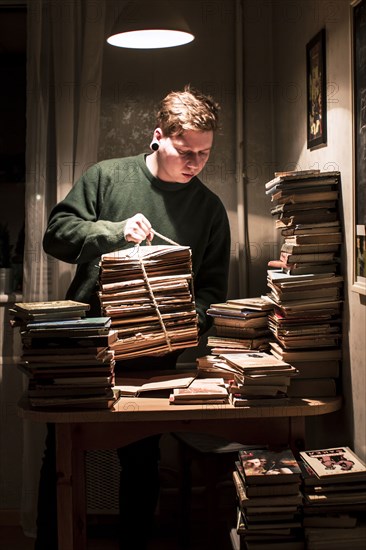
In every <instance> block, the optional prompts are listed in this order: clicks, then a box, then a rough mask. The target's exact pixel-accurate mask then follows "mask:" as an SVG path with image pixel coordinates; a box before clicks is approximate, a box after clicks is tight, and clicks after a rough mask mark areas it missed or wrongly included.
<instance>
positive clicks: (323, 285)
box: [265, 170, 343, 398]
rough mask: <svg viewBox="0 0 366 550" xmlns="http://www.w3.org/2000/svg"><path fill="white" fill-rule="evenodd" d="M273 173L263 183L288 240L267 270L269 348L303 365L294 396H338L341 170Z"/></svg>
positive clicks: (294, 389) (341, 290) (283, 234)
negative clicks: (272, 338) (339, 205)
mask: <svg viewBox="0 0 366 550" xmlns="http://www.w3.org/2000/svg"><path fill="white" fill-rule="evenodd" d="M275 176H276V177H275V178H274V179H273V180H271V181H269V182H268V183H267V184H266V186H265V187H266V193H267V194H268V195H270V196H271V200H272V203H273V204H274V206H273V208H272V209H271V213H272V215H274V216H276V217H277V221H276V226H277V227H278V228H279V229H280V231H281V235H282V236H283V237H284V241H283V242H282V243H281V251H280V258H279V259H278V260H273V261H270V262H269V266H270V267H272V268H274V269H270V270H269V271H268V274H267V285H268V288H269V292H268V293H267V298H268V299H269V300H270V302H271V303H272V305H273V312H271V314H270V315H269V328H270V330H271V331H272V334H273V336H274V340H273V341H272V342H270V346H271V352H272V353H273V355H274V356H275V357H277V358H278V359H282V360H284V361H287V362H289V363H291V364H292V365H294V366H295V367H296V369H297V370H298V371H299V376H298V378H297V379H296V380H294V383H293V384H292V385H291V395H292V396H293V397H308V398H312V397H332V396H335V395H336V394H337V379H338V375H339V362H340V359H341V334H342V327H341V306H342V298H343V277H342V276H341V275H340V274H339V272H338V271H339V264H340V262H339V257H340V253H341V243H342V232H341V228H340V220H339V213H338V211H339V209H338V193H339V191H338V185H339V179H340V175H339V172H320V171H319V170H308V171H304V172H292V173H291V172H288V173H277V174H275Z"/></svg>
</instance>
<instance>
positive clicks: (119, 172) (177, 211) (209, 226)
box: [43, 154, 230, 332]
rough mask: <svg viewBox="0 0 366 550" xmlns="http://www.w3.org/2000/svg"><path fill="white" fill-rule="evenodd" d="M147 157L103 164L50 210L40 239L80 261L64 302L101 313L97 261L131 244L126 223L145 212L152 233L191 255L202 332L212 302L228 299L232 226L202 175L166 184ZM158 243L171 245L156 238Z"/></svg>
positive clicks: (54, 251)
mask: <svg viewBox="0 0 366 550" xmlns="http://www.w3.org/2000/svg"><path fill="white" fill-rule="evenodd" d="M145 156H146V155H144V154H141V155H138V156H135V157H129V158H122V159H112V160H106V161H102V162H99V163H98V164H96V165H94V166H92V167H91V168H90V169H89V170H88V171H87V172H86V173H85V174H84V175H83V176H82V177H81V178H80V179H79V180H78V181H77V182H76V183H75V185H74V187H73V188H72V189H71V191H70V192H69V194H68V195H67V197H66V198H65V199H64V200H63V201H61V202H60V203H59V204H57V205H56V206H55V208H54V209H53V210H52V212H51V215H50V218H49V222H48V227H47V230H46V233H45V235H44V239H43V247H44V250H45V252H46V253H47V254H50V255H51V256H54V257H55V258H57V259H59V260H62V261H64V262H68V263H73V264H77V270H76V274H75V277H74V280H73V281H72V283H71V285H70V288H69V290H68V292H67V296H66V297H67V298H68V299H73V300H80V301H82V302H86V303H89V304H90V305H91V310H90V314H91V315H98V314H99V313H100V303H99V298H98V295H97V291H98V276H99V266H98V262H99V260H100V256H101V255H102V254H105V253H107V252H113V251H114V250H119V249H123V248H126V247H131V246H133V244H134V243H130V242H127V241H126V240H125V239H124V236H123V235H124V228H125V224H126V221H127V219H128V218H130V217H132V216H134V215H135V214H137V213H138V212H141V213H142V214H144V216H146V218H147V219H148V220H149V221H150V223H151V225H152V227H153V229H155V230H156V231H157V232H158V233H160V234H162V235H164V236H165V237H168V238H170V239H172V240H173V241H175V242H177V243H178V244H180V245H182V246H189V247H190V248H191V250H192V266H193V276H194V291H195V301H196V308H197V312H198V314H199V324H200V329H201V331H202V332H203V331H205V330H207V328H208V326H209V324H210V323H209V322H208V319H207V316H206V315H205V312H206V309H207V308H208V307H209V306H210V304H211V303H215V302H221V301H224V300H225V299H226V292H227V280H228V269H229V256H230V228H229V222H228V218H227V214H226V211H225V208H224V206H223V204H222V202H221V200H220V199H219V197H218V196H217V195H215V194H214V193H213V192H212V191H210V190H209V189H208V188H207V187H206V186H205V185H204V184H203V183H202V182H201V181H200V180H199V179H198V178H193V179H192V180H191V181H190V182H189V183H186V184H181V183H166V182H163V181H161V180H159V179H157V178H155V177H154V176H153V175H152V174H151V172H150V171H149V169H148V168H147V166H146V163H145ZM153 244H166V242H164V241H162V240H160V239H159V238H158V237H154V240H153Z"/></svg>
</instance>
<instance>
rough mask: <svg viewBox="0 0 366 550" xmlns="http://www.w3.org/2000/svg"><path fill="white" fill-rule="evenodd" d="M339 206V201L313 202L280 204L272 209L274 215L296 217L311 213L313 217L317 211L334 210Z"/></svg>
mask: <svg viewBox="0 0 366 550" xmlns="http://www.w3.org/2000/svg"><path fill="white" fill-rule="evenodd" d="M336 205H337V201H336V200H333V201H312V202H301V203H280V204H277V205H276V206H274V207H273V208H271V214H272V216H274V215H276V214H277V215H278V214H281V215H284V216H291V215H292V214H294V215H296V213H297V212H301V213H303V212H305V213H306V212H307V211H310V212H311V213H312V214H313V216H314V212H315V211H316V210H319V211H320V210H324V209H333V208H335V207H336Z"/></svg>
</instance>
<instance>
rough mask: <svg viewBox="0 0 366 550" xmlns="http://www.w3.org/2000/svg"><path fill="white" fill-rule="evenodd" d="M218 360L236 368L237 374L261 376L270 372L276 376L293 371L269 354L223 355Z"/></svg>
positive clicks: (287, 364)
mask: <svg viewBox="0 0 366 550" xmlns="http://www.w3.org/2000/svg"><path fill="white" fill-rule="evenodd" d="M220 358H221V359H222V360H224V361H226V362H227V363H228V364H229V365H232V366H234V367H236V368H237V370H238V372H241V373H245V374H263V373H267V372H272V373H276V374H287V373H290V372H291V371H293V370H294V369H293V367H292V366H291V365H290V364H289V363H286V362H285V361H282V360H278V359H277V358H275V357H274V356H273V355H271V354H270V353H265V352H250V353H232V354H230V353H223V354H221V355H220Z"/></svg>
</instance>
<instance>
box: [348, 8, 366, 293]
mask: <svg viewBox="0 0 366 550" xmlns="http://www.w3.org/2000/svg"><path fill="white" fill-rule="evenodd" d="M351 26H352V33H351V35H352V81H353V150H354V156H353V159H354V163H353V164H354V170H353V221H352V224H353V250H354V252H353V285H352V290H354V291H355V292H358V293H360V294H364V295H366V58H365V52H366V0H356V1H352V2H351Z"/></svg>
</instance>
